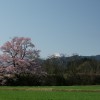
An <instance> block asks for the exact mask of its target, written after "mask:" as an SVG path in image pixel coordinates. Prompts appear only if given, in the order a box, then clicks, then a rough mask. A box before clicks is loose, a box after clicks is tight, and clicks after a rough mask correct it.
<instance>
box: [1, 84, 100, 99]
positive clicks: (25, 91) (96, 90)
mask: <svg viewBox="0 0 100 100" xmlns="http://www.w3.org/2000/svg"><path fill="white" fill-rule="evenodd" d="M0 100H100V86H48V87H0Z"/></svg>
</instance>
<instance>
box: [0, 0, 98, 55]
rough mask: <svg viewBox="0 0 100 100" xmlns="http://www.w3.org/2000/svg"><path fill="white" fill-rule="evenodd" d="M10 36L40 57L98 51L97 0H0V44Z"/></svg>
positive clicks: (91, 53)
mask: <svg viewBox="0 0 100 100" xmlns="http://www.w3.org/2000/svg"><path fill="white" fill-rule="evenodd" d="M14 36H19V37H20V36H23V37H30V38H31V39H32V42H33V43H34V44H35V45H36V48H37V49H39V50H41V53H40V54H41V57H47V56H49V55H51V54H53V53H64V54H67V55H71V54H73V53H78V54H79V55H97V54H100V0H0V46H1V45H3V43H5V42H6V41H9V40H10V38H13V37H14Z"/></svg>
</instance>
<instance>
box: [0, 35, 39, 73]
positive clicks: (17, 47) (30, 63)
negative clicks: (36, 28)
mask: <svg viewBox="0 0 100 100" xmlns="http://www.w3.org/2000/svg"><path fill="white" fill-rule="evenodd" d="M1 51H2V52H3V54H2V55H0V62H1V66H3V67H5V71H6V72H8V73H14V72H17V73H18V72H21V71H33V69H34V71H36V69H38V67H40V66H39V65H38V63H37V62H36V59H37V58H38V57H39V52H40V51H39V50H36V49H35V45H34V44H33V43H32V42H31V39H30V38H24V37H14V38H13V39H12V40H11V41H8V42H6V43H5V44H4V45H3V46H1ZM34 73H35V72H34Z"/></svg>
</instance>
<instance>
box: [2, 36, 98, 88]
mask: <svg viewBox="0 0 100 100" xmlns="http://www.w3.org/2000/svg"><path fill="white" fill-rule="evenodd" d="M0 49H1V51H2V54H0V85H6V86H44V85H46V86H63V85H65V86H66V85H98V84H100V60H96V59H94V58H88V57H82V56H79V55H73V56H70V57H66V56H65V55H62V56H60V57H55V56H50V57H48V58H46V59H42V58H40V56H39V52H40V50H37V49H35V45H34V44H33V43H32V42H31V39H30V38H25V37H14V38H13V39H12V40H11V41H8V42H6V43H5V44H4V45H3V46H1V47H0Z"/></svg>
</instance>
